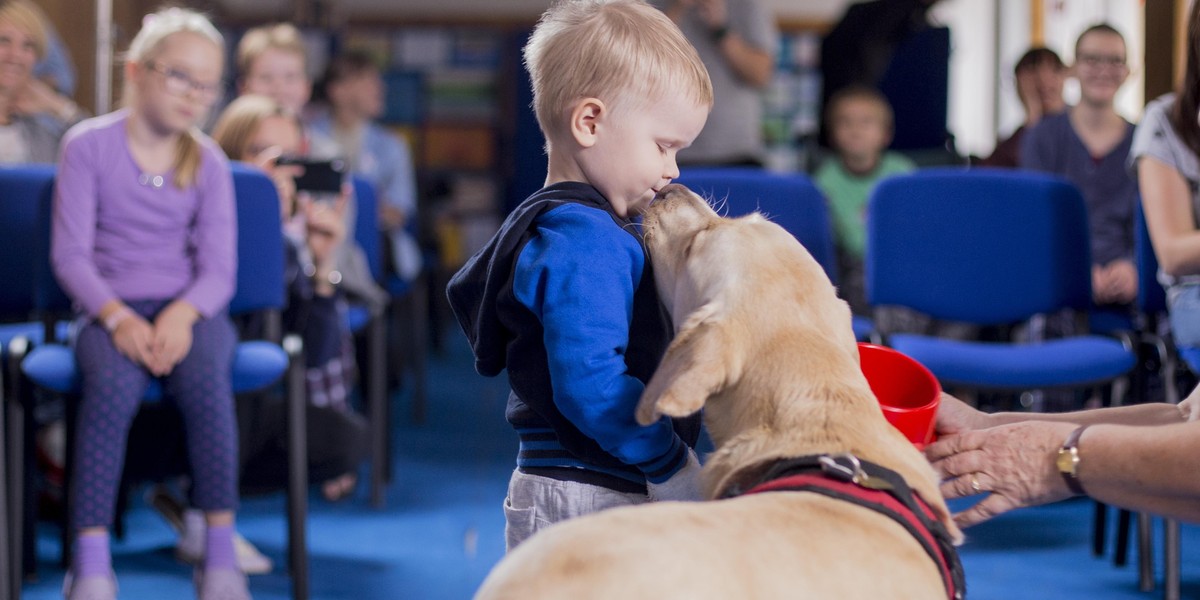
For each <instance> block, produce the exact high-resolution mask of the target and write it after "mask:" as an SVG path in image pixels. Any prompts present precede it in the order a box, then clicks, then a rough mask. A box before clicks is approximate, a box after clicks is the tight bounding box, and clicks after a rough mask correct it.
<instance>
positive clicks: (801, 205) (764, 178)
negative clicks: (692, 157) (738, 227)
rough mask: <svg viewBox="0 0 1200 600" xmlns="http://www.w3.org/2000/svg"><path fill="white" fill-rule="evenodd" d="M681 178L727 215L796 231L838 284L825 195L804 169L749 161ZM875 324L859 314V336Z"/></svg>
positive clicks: (856, 320) (687, 172) (700, 170)
mask: <svg viewBox="0 0 1200 600" xmlns="http://www.w3.org/2000/svg"><path fill="white" fill-rule="evenodd" d="M675 182H676V183H680V184H683V185H685V186H687V187H688V188H689V189H691V190H692V191H694V192H696V193H697V194H699V195H701V196H704V197H706V198H710V199H712V201H713V203H714V204H715V205H716V206H717V209H718V210H721V209H722V208H723V209H724V212H725V214H726V216H730V217H740V216H742V215H748V214H750V213H752V212H755V211H757V212H761V213H762V214H763V215H764V216H766V217H767V218H768V219H770V220H771V221H773V222H775V223H777V224H779V226H780V227H783V228H784V229H785V230H787V232H788V233H790V234H792V235H793V236H794V237H795V238H796V239H797V240H799V242H800V243H801V244H802V245H803V246H804V248H805V249H806V250H808V252H809V254H811V255H812V256H813V258H815V259H816V260H817V262H818V263H820V265H821V267H822V268H823V269H825V274H826V275H828V276H829V280H830V281H832V282H833V283H834V284H835V285H836V284H837V254H836V252H835V251H834V241H833V225H832V223H831V221H830V219H829V210H828V207H827V206H826V203H825V196H824V195H822V194H821V191H820V190H818V189H817V187H816V186H814V185H813V184H812V181H810V180H809V178H808V177H807V176H805V175H783V174H778V173H771V172H769V171H764V170H762V169H756V168H747V167H715V168H690V169H684V170H683V171H682V172H681V173H680V175H679V177H678V178H677V179H676V180H675ZM873 329H874V327H873V326H872V324H871V320H870V319H868V318H866V317H862V316H858V315H856V316H855V317H854V336H855V337H856V338H858V339H859V340H866V339H867V338H868V336H869V335H870V333H871V331H872V330H873Z"/></svg>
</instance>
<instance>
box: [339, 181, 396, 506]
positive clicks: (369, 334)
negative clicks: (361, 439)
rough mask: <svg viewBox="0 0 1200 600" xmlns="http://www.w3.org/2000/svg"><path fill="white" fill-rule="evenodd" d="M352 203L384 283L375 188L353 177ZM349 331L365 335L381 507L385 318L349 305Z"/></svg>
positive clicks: (385, 465) (357, 232)
mask: <svg viewBox="0 0 1200 600" xmlns="http://www.w3.org/2000/svg"><path fill="white" fill-rule="evenodd" d="M353 183H354V200H355V203H356V206H355V209H356V212H355V223H354V237H355V240H354V241H355V242H357V243H358V245H359V247H360V248H362V251H363V254H364V255H365V256H366V259H367V265H368V266H369V267H370V269H371V276H372V277H373V278H374V279H375V281H382V280H383V248H382V243H381V242H382V240H381V239H380V235H379V226H378V224H377V221H378V214H379V207H378V204H377V199H376V195H375V187H374V186H372V185H371V183H370V182H368V181H367V180H366V179H363V178H362V177H359V176H354V178H353ZM349 319H350V330H351V331H353V332H354V333H355V334H356V335H357V334H359V333H362V332H364V331H365V332H366V333H365V335H366V343H367V361H368V364H367V368H366V369H364V371H363V372H364V373H365V375H366V380H365V381H364V386H363V389H364V391H365V394H364V396H365V397H366V405H367V414H368V416H369V419H368V422H369V427H370V433H369V435H370V447H371V503H372V504H373V505H374V506H376V507H381V506H383V503H384V494H385V492H386V490H387V484H388V482H389V481H390V480H391V476H390V475H391V469H390V465H391V457H390V454H391V452H390V449H391V444H390V443H389V436H388V433H389V431H390V428H389V427H388V424H389V423H391V411H390V410H388V408H389V407H388V398H387V373H386V369H387V361H386V357H387V342H386V340H387V333H386V330H385V323H384V316H383V315H371V313H370V310H369V309H368V308H367V307H365V306H362V305H351V306H350V311H349Z"/></svg>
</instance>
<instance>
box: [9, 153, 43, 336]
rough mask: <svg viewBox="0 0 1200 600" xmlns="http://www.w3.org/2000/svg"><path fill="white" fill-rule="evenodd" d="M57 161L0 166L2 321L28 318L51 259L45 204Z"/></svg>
mask: <svg viewBox="0 0 1200 600" xmlns="http://www.w3.org/2000/svg"><path fill="white" fill-rule="evenodd" d="M53 190H54V165H23V166H20V167H5V168H0V240H3V243H4V252H3V253H2V254H3V255H2V257H0V281H2V282H4V283H3V285H0V321H11V320H27V319H29V318H30V316H31V314H32V313H33V310H34V290H35V287H36V281H37V280H38V279H39V278H41V277H44V276H45V273H44V272H42V271H43V269H48V268H49V262H48V261H46V260H39V253H41V252H43V251H48V250H49V243H50V242H49V238H50V236H49V230H48V229H47V230H45V231H43V230H42V228H41V227H42V224H43V223H42V220H41V218H42V217H41V214H42V213H41V211H42V205H43V204H45V205H49V203H50V201H51V198H52V197H53V194H54V191H53Z"/></svg>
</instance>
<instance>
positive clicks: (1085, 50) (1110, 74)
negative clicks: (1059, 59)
mask: <svg viewBox="0 0 1200 600" xmlns="http://www.w3.org/2000/svg"><path fill="white" fill-rule="evenodd" d="M1074 72H1075V76H1076V77H1078V78H1079V96H1080V99H1081V100H1082V101H1083V102H1086V103H1089V104H1112V102H1113V100H1114V98H1116V95H1117V90H1119V89H1121V85H1122V84H1124V83H1125V79H1126V78H1127V77H1129V66H1128V65H1126V64H1125V42H1124V41H1122V40H1121V37H1120V36H1118V35H1114V34H1112V33H1109V32H1105V31H1093V32H1092V33H1089V34H1087V35H1085V36H1083V38H1082V39H1080V40H1079V45H1078V51H1077V52H1076V53H1075V67H1074Z"/></svg>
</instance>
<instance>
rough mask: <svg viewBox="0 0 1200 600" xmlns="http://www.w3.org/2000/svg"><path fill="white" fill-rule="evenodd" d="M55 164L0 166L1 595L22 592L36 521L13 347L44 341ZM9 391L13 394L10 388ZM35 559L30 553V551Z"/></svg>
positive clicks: (11, 595) (16, 594) (23, 413)
mask: <svg viewBox="0 0 1200 600" xmlns="http://www.w3.org/2000/svg"><path fill="white" fill-rule="evenodd" d="M53 188H54V166H53V165H29V166H21V167H7V168H0V239H2V240H4V241H5V245H6V248H5V251H4V253H3V256H2V257H0V281H4V282H6V284H5V285H3V286H0V405H2V406H3V417H4V418H3V419H2V421H0V452H3V454H4V458H3V460H0V482H3V484H4V491H3V493H0V540H2V541H0V595H3V596H6V597H8V598H13V599H18V598H20V597H21V580H22V579H23V575H24V573H25V570H26V569H25V547H24V544H23V543H22V541H23V540H25V539H26V538H27V536H30V537H29V539H32V537H31V536H32V535H33V524H32V523H30V524H29V527H26V526H25V523H24V520H23V519H22V518H21V515H22V514H23V512H24V503H25V500H24V492H23V491H24V489H25V483H26V482H25V478H24V473H25V468H24V464H23V463H24V460H23V457H24V454H25V440H26V436H25V433H26V432H25V424H26V423H25V411H24V407H23V406H22V404H21V401H20V396H19V395H18V394H17V393H16V392H17V390H16V389H12V390H10V389H9V387H8V386H9V385H11V386H15V385H17V383H16V382H17V380H18V379H19V377H18V376H17V375H19V372H18V361H17V360H15V359H11V360H10V357H9V354H10V351H9V350H10V344H11V345H12V346H13V348H14V350H19V349H20V348H24V347H26V346H27V344H28V340H34V341H40V340H41V339H42V337H43V326H42V324H41V322H40V321H39V320H38V319H36V318H34V284H33V279H34V265H35V264H36V262H37V261H36V256H37V251H38V248H39V247H40V245H41V244H42V243H43V240H39V239H38V236H37V235H36V233H37V231H38V229H37V225H38V222H39V207H40V204H41V203H42V202H44V201H48V200H49V198H50V197H51V195H52V194H53ZM10 392H11V393H10ZM29 558H30V562H31V563H32V559H33V556H32V553H30V554H29Z"/></svg>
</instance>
